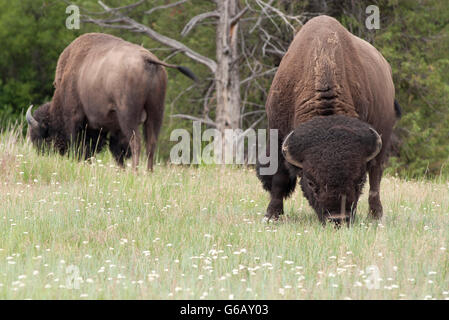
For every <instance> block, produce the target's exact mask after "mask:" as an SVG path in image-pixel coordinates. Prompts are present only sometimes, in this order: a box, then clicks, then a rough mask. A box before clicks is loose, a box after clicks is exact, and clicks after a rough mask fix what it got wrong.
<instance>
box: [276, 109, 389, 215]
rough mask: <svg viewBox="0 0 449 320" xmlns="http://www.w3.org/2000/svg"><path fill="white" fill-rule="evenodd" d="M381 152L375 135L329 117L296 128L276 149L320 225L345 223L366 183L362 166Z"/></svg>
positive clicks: (361, 124)
mask: <svg viewBox="0 0 449 320" xmlns="http://www.w3.org/2000/svg"><path fill="white" fill-rule="evenodd" d="M381 148H382V140H381V137H380V136H379V134H378V133H377V132H376V131H375V130H374V129H373V128H371V127H370V126H369V125H368V124H367V123H364V122H362V121H360V120H358V119H355V118H351V117H346V116H340V115H334V116H326V117H317V118H314V119H312V120H309V121H307V122H305V123H303V124H301V125H299V126H298V127H297V128H296V129H295V130H293V131H292V132H290V133H289V134H288V136H287V137H286V138H285V139H284V142H283V144H282V153H283V155H284V158H285V159H286V160H287V162H289V163H290V164H291V165H293V166H295V167H297V168H298V169H297V170H298V171H299V174H300V175H301V182H300V184H301V189H302V190H303V193H304V196H305V197H306V198H307V200H308V201H309V203H310V205H311V206H312V207H313V209H314V210H315V211H316V213H317V214H318V217H319V219H320V220H321V221H322V222H323V223H325V222H326V220H331V221H333V222H335V223H337V224H340V223H342V222H343V221H345V222H349V221H350V220H351V217H353V215H354V214H355V211H356V207H357V201H358V199H359V197H360V194H361V191H362V188H363V185H364V183H365V180H366V170H367V163H368V162H369V161H370V160H371V159H373V158H374V157H375V156H376V155H377V154H378V153H379V152H380V150H381Z"/></svg>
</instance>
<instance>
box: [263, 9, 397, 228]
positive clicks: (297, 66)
mask: <svg viewBox="0 0 449 320" xmlns="http://www.w3.org/2000/svg"><path fill="white" fill-rule="evenodd" d="M266 111H267V116H268V121H269V127H270V128H271V129H278V135H279V141H277V142H278V146H279V149H278V169H277V172H276V173H275V174H274V175H266V176H263V175H261V174H260V165H259V169H258V176H259V178H260V180H261V181H262V183H263V186H264V188H265V189H266V190H267V191H269V192H270V196H271V200H270V203H269V205H268V209H267V213H266V218H268V219H277V218H278V217H279V215H280V214H283V200H284V199H285V198H286V197H288V196H289V195H290V194H291V193H292V192H293V191H294V189H295V186H296V178H297V176H299V177H300V185H301V188H302V191H303V193H304V196H305V197H306V198H307V200H308V201H309V203H310V205H311V206H312V207H313V208H314V210H315V211H316V213H317V214H318V217H319V219H320V221H321V222H323V223H325V222H326V221H327V220H331V221H334V222H335V223H337V224H340V223H342V222H349V221H350V220H351V218H352V217H353V216H354V214H355V211H356V206H357V202H358V199H359V197H360V194H361V191H362V187H363V185H364V183H365V180H366V172H367V171H368V173H369V182H370V192H369V207H370V214H371V216H372V217H374V218H381V217H382V204H381V202H380V197H379V188H380V180H381V177H382V171H383V168H382V166H383V163H384V161H385V160H386V159H385V158H386V155H387V149H388V147H389V144H390V135H391V133H392V128H393V125H394V124H395V122H396V119H397V117H398V116H399V115H400V109H399V105H398V104H397V103H396V102H395V91H394V85H393V80H392V76H391V68H390V65H389V64H388V62H387V61H386V60H385V59H384V58H383V57H382V55H381V54H380V53H379V52H378V51H377V50H376V49H375V48H374V47H373V46H372V45H370V44H369V43H368V42H366V41H364V40H362V39H360V38H358V37H356V36H354V35H352V34H351V33H350V32H348V31H347V30H346V29H345V28H344V27H343V26H342V25H341V24H340V23H339V22H338V21H337V20H335V19H334V18H331V17H328V16H320V17H316V18H313V19H311V20H310V21H309V22H307V23H306V24H305V25H304V26H303V27H302V28H301V30H300V31H299V32H298V34H297V35H296V36H295V39H294V40H293V42H292V44H291V45H290V47H289V49H288V51H287V53H286V55H285V56H284V57H283V59H282V61H281V64H280V66H279V69H278V71H277V73H276V75H275V77H274V80H273V83H272V85H271V89H270V92H269V95H268V99H267V102H266Z"/></svg>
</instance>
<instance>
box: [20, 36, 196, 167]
mask: <svg viewBox="0 0 449 320" xmlns="http://www.w3.org/2000/svg"><path fill="white" fill-rule="evenodd" d="M163 66H165V67H170V68H177V69H178V70H179V71H181V72H182V73H184V74H185V75H187V76H188V77H190V78H192V79H194V80H195V76H194V74H193V73H192V72H191V71H190V70H189V69H187V68H185V67H181V66H175V65H171V64H167V63H164V62H162V61H160V60H158V59H157V58H156V56H154V55H153V54H152V53H151V52H149V51H148V50H146V49H144V48H143V47H140V46H138V45H135V44H132V43H130V42H127V41H124V40H122V39H120V38H117V37H114V36H111V35H107V34H101V33H88V34H84V35H82V36H80V37H79V38H77V39H75V40H74V41H73V42H72V43H71V44H70V45H69V46H68V47H67V48H66V49H65V50H64V51H63V52H62V54H61V56H60V57H59V60H58V64H57V67H56V75H55V81H54V86H55V92H54V95H53V99H52V100H51V102H50V103H46V104H44V105H42V106H40V107H39V108H38V109H37V110H36V111H35V112H34V115H32V112H31V108H32V107H30V108H29V109H28V111H27V114H26V119H27V121H28V124H29V136H30V138H31V141H32V142H33V144H34V145H36V146H37V147H38V148H39V149H41V148H42V147H43V146H48V145H51V146H54V147H55V149H56V150H57V151H59V152H60V153H61V154H64V153H65V152H66V151H67V150H68V148H69V146H70V145H71V142H74V144H73V145H74V146H75V147H76V148H77V149H78V150H79V149H80V148H79V146H83V148H82V152H84V154H85V157H86V158H88V157H90V156H91V155H92V153H93V152H94V151H99V150H101V148H102V147H103V146H104V145H105V144H106V139H108V140H109V148H110V150H111V152H112V154H113V155H114V157H115V159H116V160H117V162H118V163H119V164H120V165H123V164H124V160H125V158H127V157H129V156H130V155H132V164H133V167H134V168H136V167H137V165H138V162H139V156H140V144H141V134H140V131H139V126H140V124H142V123H143V127H144V130H143V133H144V138H145V141H146V147H147V157H148V169H150V170H152V168H153V156H154V151H155V146H156V141H157V137H158V134H159V129H160V127H161V123H162V116H163V113H164V99H165V91H166V85H167V73H166V71H165V69H164V67H163Z"/></svg>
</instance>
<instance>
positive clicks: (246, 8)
mask: <svg viewBox="0 0 449 320" xmlns="http://www.w3.org/2000/svg"><path fill="white" fill-rule="evenodd" d="M248 9H249V7H248V6H246V7H245V8H244V9H243V10H242V11H240V12H239V13H237V14H236V15H235V16H234V17H233V18H232V20H231V27H232V26H234V25H235V24H236V23H238V22H239V20H240V19H241V18H242V17H243V16H244V14H245V13H246V12H247V11H248Z"/></svg>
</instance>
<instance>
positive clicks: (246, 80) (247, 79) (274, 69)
mask: <svg viewBox="0 0 449 320" xmlns="http://www.w3.org/2000/svg"><path fill="white" fill-rule="evenodd" d="M277 69H278V68H277V67H276V68H272V69H270V70H266V71H264V72H260V73H255V74H252V75H251V76H250V77H248V78H246V79H244V80H242V81H240V85H243V84H245V83H247V82H249V81H252V80H254V79H256V78H259V77H263V76H266V75H268V74H272V73H275V72H276V70H277Z"/></svg>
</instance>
